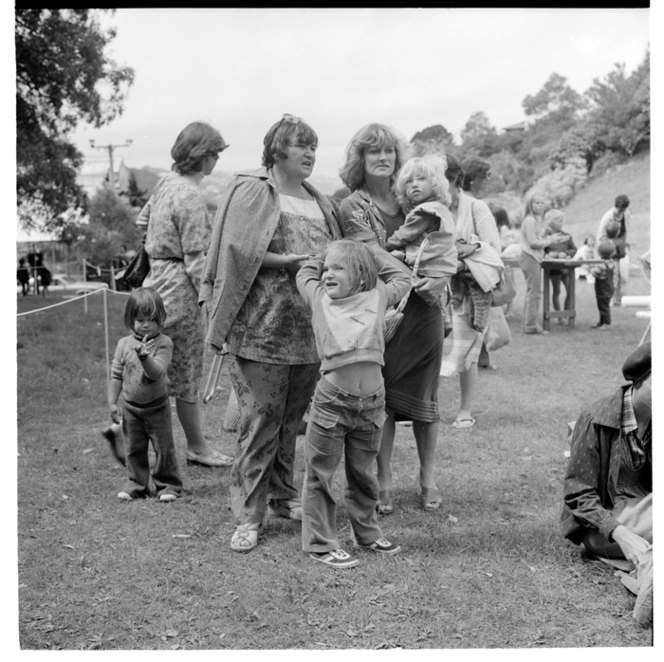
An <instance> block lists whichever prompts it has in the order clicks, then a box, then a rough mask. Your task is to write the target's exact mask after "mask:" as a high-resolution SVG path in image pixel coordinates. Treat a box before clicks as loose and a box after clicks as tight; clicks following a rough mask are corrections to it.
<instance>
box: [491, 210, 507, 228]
mask: <svg viewBox="0 0 664 662" xmlns="http://www.w3.org/2000/svg"><path fill="white" fill-rule="evenodd" d="M492 213H493V217H494V218H495V219H496V226H497V228H498V229H499V230H500V228H502V227H503V225H504V226H506V227H508V228H509V227H511V224H510V217H509V215H508V213H507V211H506V210H505V209H503V208H502V207H494V208H493V210H492Z"/></svg>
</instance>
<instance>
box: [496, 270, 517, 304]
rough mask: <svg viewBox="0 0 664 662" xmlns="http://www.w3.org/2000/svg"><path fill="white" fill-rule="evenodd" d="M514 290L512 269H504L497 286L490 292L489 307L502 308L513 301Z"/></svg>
mask: <svg viewBox="0 0 664 662" xmlns="http://www.w3.org/2000/svg"><path fill="white" fill-rule="evenodd" d="M515 296H516V288H515V287H514V279H513V277H512V268H511V267H505V269H504V270H503V273H502V275H501V277H500V281H499V282H498V285H496V287H494V288H493V289H492V290H491V305H492V306H504V305H505V304H507V303H509V302H510V301H512V299H514V297H515Z"/></svg>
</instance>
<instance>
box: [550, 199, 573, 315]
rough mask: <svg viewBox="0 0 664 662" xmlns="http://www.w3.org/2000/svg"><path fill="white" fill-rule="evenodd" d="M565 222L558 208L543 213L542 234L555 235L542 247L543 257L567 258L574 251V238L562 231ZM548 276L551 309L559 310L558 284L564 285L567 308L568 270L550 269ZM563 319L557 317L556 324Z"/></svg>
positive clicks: (570, 256) (563, 215) (566, 305)
mask: <svg viewBox="0 0 664 662" xmlns="http://www.w3.org/2000/svg"><path fill="white" fill-rule="evenodd" d="M564 222H565V214H564V213H563V212H561V211H560V209H549V211H547V212H546V214H544V223H545V224H546V226H547V228H546V230H544V236H545V237H548V236H549V235H553V234H555V235H557V236H558V239H557V241H555V242H553V243H551V244H549V245H548V246H547V247H546V248H545V249H544V257H546V258H553V259H561V260H565V259H566V260H569V259H570V258H572V257H573V256H574V254H575V253H576V246H575V245H574V239H573V238H572V235H571V234H570V233H569V232H564V231H563V223H564ZM549 276H550V277H551V289H552V293H551V301H552V302H553V309H554V310H560V284H561V283H562V284H563V285H564V286H565V308H564V309H565V310H569V271H567V270H566V269H550V270H549ZM563 323H564V322H563V319H562V318H560V317H559V318H558V324H563Z"/></svg>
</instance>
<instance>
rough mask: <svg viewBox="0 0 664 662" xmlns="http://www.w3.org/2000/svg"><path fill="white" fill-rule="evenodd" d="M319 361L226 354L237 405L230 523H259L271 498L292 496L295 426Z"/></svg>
mask: <svg viewBox="0 0 664 662" xmlns="http://www.w3.org/2000/svg"><path fill="white" fill-rule="evenodd" d="M319 368H320V364H318V363H313V364H312V363H309V364H304V365H277V364H274V363H261V362H259V361H250V360H248V359H243V358H241V357H239V356H234V355H231V361H230V364H229V372H230V377H231V381H232V383H233V388H234V389H235V394H236V396H237V400H238V405H239V408H240V423H239V427H238V441H237V445H238V448H237V452H236V456H235V462H234V463H233V468H232V470H231V507H232V509H233V515H234V516H235V521H236V524H248V523H261V522H262V521H263V516H264V514H265V510H266V507H267V501H268V499H269V500H272V499H298V498H299V494H298V490H297V488H296V487H295V484H294V476H293V467H294V464H295V443H296V439H297V426H298V423H299V422H300V421H301V420H302V417H303V416H304V413H305V412H306V410H307V406H308V404H309V401H310V400H311V395H312V393H313V391H314V387H315V386H316V380H317V377H318V370H319Z"/></svg>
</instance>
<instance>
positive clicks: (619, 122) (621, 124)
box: [585, 51, 650, 156]
mask: <svg viewBox="0 0 664 662" xmlns="http://www.w3.org/2000/svg"><path fill="white" fill-rule="evenodd" d="M586 95H587V96H588V98H589V99H590V100H591V103H592V107H591V109H590V112H589V113H588V117H587V118H586V122H585V129H586V133H587V135H588V136H589V140H590V142H591V144H592V148H593V150H594V151H595V152H600V153H601V152H602V151H604V150H610V151H614V152H623V153H624V154H626V155H627V156H632V155H633V154H634V153H635V152H636V151H638V150H639V149H641V148H643V147H646V146H649V145H650V52H649V51H647V52H646V56H645V59H644V61H643V62H642V63H641V64H640V65H639V66H638V67H637V68H636V70H635V71H634V72H633V73H632V74H631V75H630V76H627V75H626V73H625V65H624V64H616V67H615V69H614V70H613V71H612V72H610V73H609V74H608V75H607V76H606V77H605V78H604V80H603V81H600V80H598V79H595V80H594V81H593V85H592V87H591V88H590V89H589V90H588V91H587V92H586Z"/></svg>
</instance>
